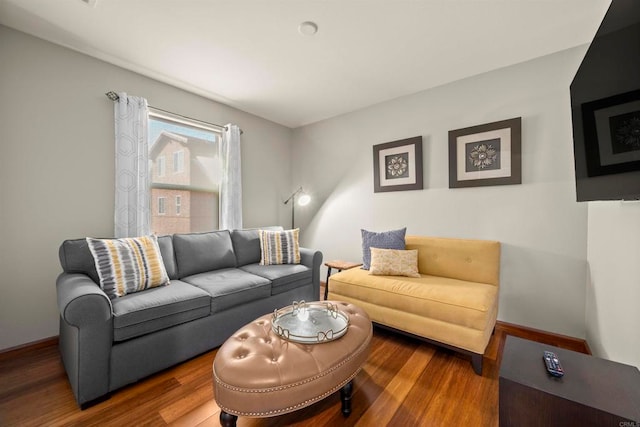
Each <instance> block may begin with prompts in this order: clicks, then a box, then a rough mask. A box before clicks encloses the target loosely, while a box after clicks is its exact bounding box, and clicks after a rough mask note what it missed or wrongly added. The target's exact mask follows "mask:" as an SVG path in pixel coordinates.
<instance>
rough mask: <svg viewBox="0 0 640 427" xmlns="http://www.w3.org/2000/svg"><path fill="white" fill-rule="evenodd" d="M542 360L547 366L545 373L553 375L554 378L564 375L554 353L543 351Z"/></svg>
mask: <svg viewBox="0 0 640 427" xmlns="http://www.w3.org/2000/svg"><path fill="white" fill-rule="evenodd" d="M542 358H543V359H544V364H545V365H546V366H547V371H548V372H549V373H550V374H551V375H553V376H554V377H561V376H563V375H564V370H563V369H562V365H561V364H560V360H559V359H558V356H556V354H555V353H554V352H551V351H545V352H544V355H543V356H542Z"/></svg>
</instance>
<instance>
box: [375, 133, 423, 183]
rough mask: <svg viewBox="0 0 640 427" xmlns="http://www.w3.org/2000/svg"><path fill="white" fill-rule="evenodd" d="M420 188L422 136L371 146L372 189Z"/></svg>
mask: <svg viewBox="0 0 640 427" xmlns="http://www.w3.org/2000/svg"><path fill="white" fill-rule="evenodd" d="M404 190H422V137H421V136H415V137H413V138H407V139H401V140H398V141H393V142H387V143H384V144H378V145H374V146H373V191H374V192H375V193H380V192H383V191H404Z"/></svg>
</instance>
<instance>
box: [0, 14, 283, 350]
mask: <svg viewBox="0 0 640 427" xmlns="http://www.w3.org/2000/svg"><path fill="white" fill-rule="evenodd" d="M0 58H2V59H1V60H0V132H1V137H0V144H2V151H1V155H0V236H2V246H1V247H2V254H1V255H0V272H1V274H0V292H1V294H2V296H1V297H0V349H5V348H10V347H14V346H18V345H20V344H23V343H28V342H32V341H36V340H39V339H43V338H47V337H51V336H55V335H57V334H58V310H57V305H56V293H55V279H56V276H57V275H58V273H59V272H60V265H59V262H58V246H59V245H60V243H61V242H62V241H63V240H64V239H68V238H78V237H84V236H112V235H113V200H114V152H113V147H114V125H113V104H112V102H111V101H109V100H108V99H107V98H106V97H105V95H104V93H105V92H107V91H108V90H115V91H125V92H127V93H129V94H131V95H137V96H144V97H146V98H147V99H148V101H149V103H150V104H151V105H153V106H155V107H158V108H162V109H165V110H169V111H173V112H176V113H179V114H183V115H186V116H190V117H194V118H197V119H201V120H205V121H209V122H213V123H218V124H226V123H230V122H231V123H235V124H238V125H239V126H240V127H241V128H242V129H243V130H244V134H243V135H242V157H243V159H242V160H243V168H242V179H243V187H244V193H243V204H244V225H245V226H248V227H256V226H260V225H265V224H286V223H288V221H289V211H288V209H287V207H286V206H283V205H282V200H284V199H283V197H284V196H285V195H286V194H287V193H288V192H289V191H290V190H291V188H290V182H291V170H290V164H291V162H290V156H291V130H290V129H288V128H286V127H283V126H280V125H277V124H275V123H272V122H269V121H267V120H264V119H261V118H258V117H256V116H253V115H250V114H248V113H244V112H242V111H239V110H236V109H233V108H230V107H227V106H225V105H222V104H219V103H216V102H213V101H210V100H207V99H205V98H202V97H200V96H197V95H193V94H190V93H188V92H185V91H183V90H180V89H176V88H174V87H171V86H168V85H166V84H163V83H160V82H157V81H155V80H151V79H149V78H146V77H143V76H141V75H138V74H136V73H132V72H129V71H126V70H123V69H121V68H118V67H115V66H112V65H109V64H107V63H105V62H102V61H99V60H96V59H94V58H91V57H89V56H86V55H82V54H79V53H77V52H74V51H71V50H68V49H65V48H62V47H59V46H56V45H53V44H50V43H47V42H44V41H42V40H40V39H37V38H34V37H31V36H27V35H25V34H23V33H20V32H17V31H14V30H11V29H9V28H7V27H3V26H0Z"/></svg>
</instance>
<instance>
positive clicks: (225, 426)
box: [220, 410, 238, 427]
mask: <svg viewBox="0 0 640 427" xmlns="http://www.w3.org/2000/svg"><path fill="white" fill-rule="evenodd" d="M236 421H238V416H237V415H231V414H228V413H226V412H224V411H222V410H221V411H220V425H221V426H222V427H236Z"/></svg>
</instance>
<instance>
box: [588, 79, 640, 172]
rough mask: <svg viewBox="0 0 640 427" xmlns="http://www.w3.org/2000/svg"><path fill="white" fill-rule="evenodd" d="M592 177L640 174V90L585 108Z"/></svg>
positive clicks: (589, 168) (589, 165) (589, 169)
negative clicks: (627, 173) (636, 172)
mask: <svg viewBox="0 0 640 427" xmlns="http://www.w3.org/2000/svg"><path fill="white" fill-rule="evenodd" d="M582 122H583V127H584V144H585V150H586V154H587V174H588V175H589V176H599V175H609V174H614V173H622V172H630V171H635V170H640V90H634V91H631V92H626V93H622V94H619V95H614V96H610V97H607V98H603V99H599V100H596V101H591V102H587V103H585V104H582Z"/></svg>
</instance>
